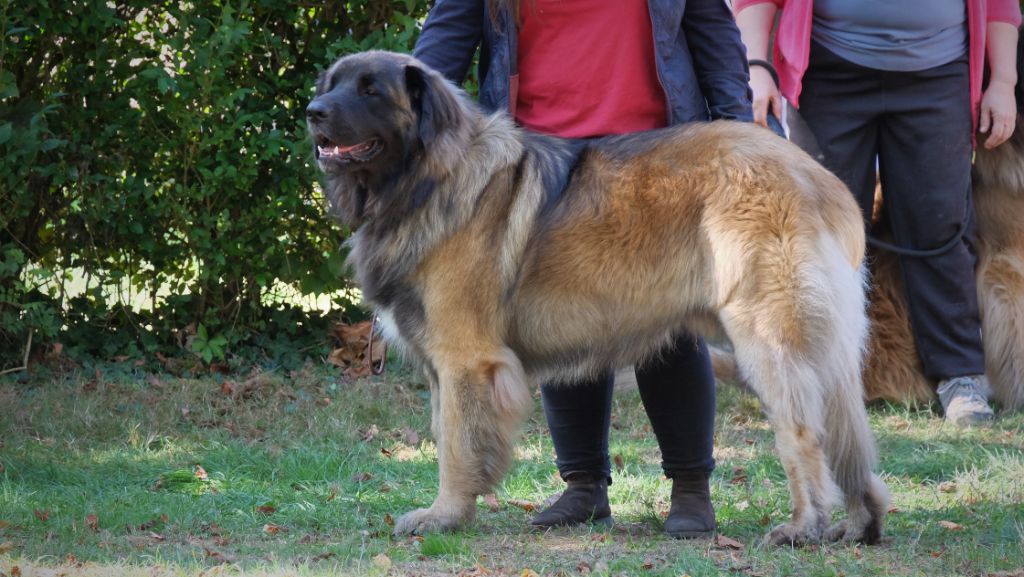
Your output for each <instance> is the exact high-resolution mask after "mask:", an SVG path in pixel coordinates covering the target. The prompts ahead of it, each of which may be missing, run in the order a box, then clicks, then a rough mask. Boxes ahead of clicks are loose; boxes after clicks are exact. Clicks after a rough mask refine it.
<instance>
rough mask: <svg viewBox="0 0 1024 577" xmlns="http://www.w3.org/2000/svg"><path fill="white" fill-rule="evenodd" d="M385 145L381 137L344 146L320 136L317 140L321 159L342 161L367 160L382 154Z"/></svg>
mask: <svg viewBox="0 0 1024 577" xmlns="http://www.w3.org/2000/svg"><path fill="white" fill-rule="evenodd" d="M383 149H384V145H383V143H382V142H381V140H380V139H379V138H371V139H369V140H366V141H364V142H360V143H359V144H353V145H352V146H343V145H341V144H337V143H335V142H331V141H330V140H329V139H328V138H326V137H320V138H318V139H317V142H316V150H317V152H318V153H319V156H320V159H321V160H338V161H341V162H367V161H369V160H371V159H373V157H375V156H377V155H378V154H380V151H381V150H383Z"/></svg>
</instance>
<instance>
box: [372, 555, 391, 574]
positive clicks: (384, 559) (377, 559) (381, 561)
mask: <svg viewBox="0 0 1024 577" xmlns="http://www.w3.org/2000/svg"><path fill="white" fill-rule="evenodd" d="M370 561H372V562H373V564H374V565H376V566H377V567H379V568H381V569H382V570H384V571H388V570H390V569H391V557H388V556H387V555H385V554H383V553H380V554H378V555H374V556H373V559H371V560H370Z"/></svg>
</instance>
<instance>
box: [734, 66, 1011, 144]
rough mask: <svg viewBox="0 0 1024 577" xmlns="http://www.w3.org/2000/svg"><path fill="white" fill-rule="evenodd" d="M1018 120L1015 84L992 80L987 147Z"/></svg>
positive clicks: (984, 106)
mask: <svg viewBox="0 0 1024 577" xmlns="http://www.w3.org/2000/svg"><path fill="white" fill-rule="evenodd" d="M751 84H753V81H751ZM755 116H756V113H755ZM1016 121H1017V101H1016V98H1014V95H1013V84H1011V83H1008V82H1003V81H999V80H992V81H991V82H989V85H988V88H986V89H985V93H984V94H982V96H981V119H980V121H979V122H978V131H979V132H982V133H987V134H988V138H987V139H985V148H987V149H989V150H991V149H993V148H995V147H997V146H999V145H1000V144H1002V143H1004V142H1006V140H1007V139H1008V138H1010V136H1011V135H1012V134H1013V127H1014V125H1015V124H1016Z"/></svg>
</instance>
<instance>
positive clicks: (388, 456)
mask: <svg viewBox="0 0 1024 577" xmlns="http://www.w3.org/2000/svg"><path fill="white" fill-rule="evenodd" d="M380 454H381V455H384V456H385V457H387V458H389V459H390V458H391V451H389V450H387V449H385V448H384V447H381V448H380Z"/></svg>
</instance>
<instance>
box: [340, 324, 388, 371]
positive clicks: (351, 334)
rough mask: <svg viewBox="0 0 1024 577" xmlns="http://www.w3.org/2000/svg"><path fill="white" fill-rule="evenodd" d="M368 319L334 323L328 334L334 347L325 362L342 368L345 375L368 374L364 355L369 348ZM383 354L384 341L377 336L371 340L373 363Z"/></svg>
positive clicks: (368, 369)
mask: <svg viewBox="0 0 1024 577" xmlns="http://www.w3.org/2000/svg"><path fill="white" fill-rule="evenodd" d="M371 329H372V326H371V323H370V321H362V322H358V323H355V324H351V325H350V324H346V323H335V325H334V327H333V328H332V329H331V332H330V335H331V336H332V337H333V338H334V340H335V345H336V346H335V348H334V350H332V351H331V353H330V354H329V355H328V356H327V362H329V363H331V364H332V365H334V366H336V367H338V368H340V369H342V371H343V372H344V374H345V376H346V377H349V378H351V379H358V378H360V377H365V376H369V375H370V372H371V371H370V363H369V362H367V359H366V355H367V353H368V352H369V350H370V330H371ZM383 355H384V342H383V341H382V340H381V339H380V338H379V337H378V338H375V339H374V340H373V359H372V361H373V363H379V362H380V361H381V359H382V358H383Z"/></svg>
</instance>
